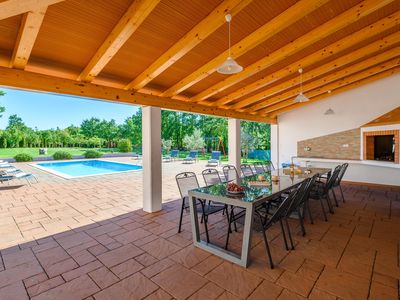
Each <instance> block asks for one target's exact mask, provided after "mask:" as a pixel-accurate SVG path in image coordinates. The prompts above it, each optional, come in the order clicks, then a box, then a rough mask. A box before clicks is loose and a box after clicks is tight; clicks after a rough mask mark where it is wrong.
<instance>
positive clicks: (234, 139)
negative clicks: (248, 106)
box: [228, 119, 241, 174]
mask: <svg viewBox="0 0 400 300" xmlns="http://www.w3.org/2000/svg"><path fill="white" fill-rule="evenodd" d="M228 147H229V149H228V150H229V152H228V159H229V164H230V165H234V166H235V167H236V169H237V170H238V172H239V174H240V163H241V160H240V159H241V153H240V148H241V147H240V120H238V119H228Z"/></svg>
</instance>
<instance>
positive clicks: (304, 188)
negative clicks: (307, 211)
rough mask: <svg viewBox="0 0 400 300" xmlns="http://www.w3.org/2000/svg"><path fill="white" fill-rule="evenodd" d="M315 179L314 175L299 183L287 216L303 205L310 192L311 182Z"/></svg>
mask: <svg viewBox="0 0 400 300" xmlns="http://www.w3.org/2000/svg"><path fill="white" fill-rule="evenodd" d="M312 180H313V177H310V178H307V179H305V180H304V181H303V182H302V183H301V184H300V185H298V187H297V190H296V193H294V194H293V197H294V198H293V199H292V202H291V203H290V205H289V207H288V209H287V211H286V216H289V215H290V214H292V213H293V212H294V211H295V210H297V209H298V208H299V207H300V206H301V205H303V203H304V201H305V198H306V196H307V193H309V191H308V189H309V188H310V187H311V184H310V182H311V181H312Z"/></svg>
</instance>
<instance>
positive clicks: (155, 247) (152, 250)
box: [141, 238, 181, 259]
mask: <svg viewBox="0 0 400 300" xmlns="http://www.w3.org/2000/svg"><path fill="white" fill-rule="evenodd" d="M141 248H142V249H143V250H144V251H146V252H147V253H149V254H151V255H152V256H154V257H155V258H158V259H163V258H165V257H167V256H170V255H172V254H174V253H175V252H178V251H179V250H180V249H181V248H180V247H178V246H176V245H175V244H173V243H171V242H169V241H167V240H166V239H163V238H158V239H156V240H154V241H152V242H150V243H148V244H145V245H143V246H141Z"/></svg>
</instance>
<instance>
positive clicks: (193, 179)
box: [175, 172, 200, 199]
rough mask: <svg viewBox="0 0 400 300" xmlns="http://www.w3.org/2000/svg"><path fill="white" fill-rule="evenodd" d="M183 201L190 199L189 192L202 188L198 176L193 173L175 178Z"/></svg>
mask: <svg viewBox="0 0 400 300" xmlns="http://www.w3.org/2000/svg"><path fill="white" fill-rule="evenodd" d="M175 179H176V183H177V184H178V188H179V192H180V193H181V197H182V199H183V198H185V197H188V192H189V191H190V190H193V189H197V188H199V187H200V185H199V182H198V180H197V176H196V174H195V173H193V172H183V173H179V174H178V175H176V176H175Z"/></svg>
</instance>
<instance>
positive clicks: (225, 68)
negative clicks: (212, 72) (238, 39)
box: [217, 14, 243, 75]
mask: <svg viewBox="0 0 400 300" xmlns="http://www.w3.org/2000/svg"><path fill="white" fill-rule="evenodd" d="M225 20H226V22H227V23H228V40H229V48H228V49H229V50H228V51H229V55H228V58H227V59H226V60H225V61H224V62H223V63H222V65H220V66H219V67H218V68H217V72H218V73H221V74H227V75H229V74H236V73H239V72H241V71H243V67H242V66H241V65H239V64H238V63H237V62H236V61H235V60H234V59H233V58H232V57H231V20H232V16H231V15H230V14H228V15H226V16H225Z"/></svg>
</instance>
